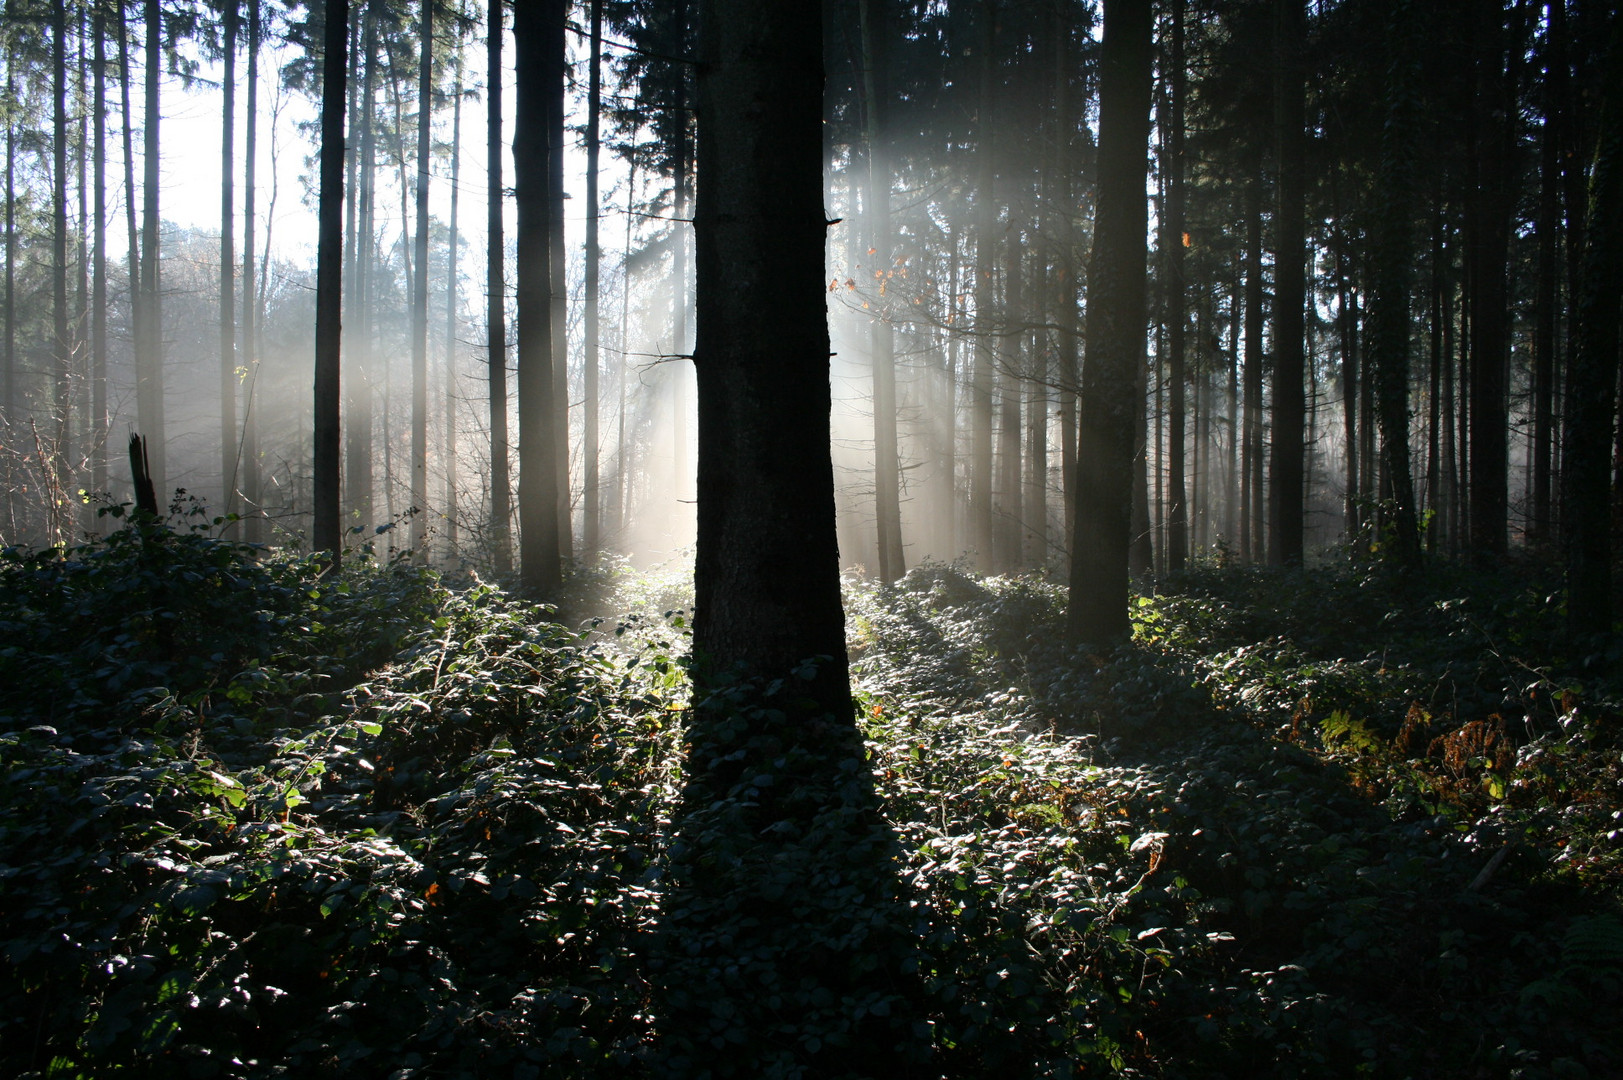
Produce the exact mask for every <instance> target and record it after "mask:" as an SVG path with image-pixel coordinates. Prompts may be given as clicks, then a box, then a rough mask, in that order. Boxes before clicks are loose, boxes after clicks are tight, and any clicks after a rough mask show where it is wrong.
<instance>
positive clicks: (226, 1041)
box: [0, 527, 1623, 1078]
mask: <svg viewBox="0 0 1623 1080" xmlns="http://www.w3.org/2000/svg"><path fill="white" fill-rule="evenodd" d="M314 571H315V565H314V564H313V563H312V562H311V561H309V560H301V559H296V558H292V557H284V556H267V555H263V554H260V555H255V554H253V553H251V552H249V551H247V550H246V549H244V548H242V547H241V546H238V545H233V544H230V543H226V542H223V541H219V540H216V539H212V538H210V536H209V535H208V530H207V529H206V528H205V529H199V530H192V531H190V532H184V531H183V532H178V533H169V532H164V531H161V530H155V529H153V528H151V527H145V528H134V527H132V528H128V529H124V530H122V531H120V532H118V533H115V534H114V535H113V536H112V537H111V538H110V539H108V540H107V541H103V542H99V543H98V544H96V545H93V546H91V547H87V548H82V549H76V550H73V551H69V552H66V553H63V552H42V553H31V552H20V551H7V552H5V553H4V555H3V557H0V951H3V953H4V956H5V963H4V964H3V965H0V1074H3V1075H6V1076H40V1077H59V1076H60V1077H80V1076H83V1077H101V1076H107V1075H110V1074H112V1073H114V1072H123V1073H126V1074H129V1075H148V1074H157V1073H160V1072H161V1073H162V1074H163V1075H165V1076H166V1077H187V1076H197V1077H212V1076H218V1077H237V1076H242V1077H250V1076H254V1077H257V1076H278V1075H310V1076H377V1077H402V1078H404V1077H425V1078H426V1077H452V1076H469V1077H475V1076H477V1077H487V1076H508V1075H512V1076H519V1077H522V1076H533V1077H540V1076H546V1077H567V1076H582V1077H587V1076H592V1077H595V1076H617V1077H618V1076H638V1075H659V1074H660V1073H661V1072H662V1071H663V1069H662V1063H661V1060H660V1056H659V1055H660V1042H659V1040H658V1038H657V1034H656V1030H655V1029H656V1027H657V1009H658V1004H657V997H656V995H655V988H654V985H653V982H652V981H651V976H650V970H651V965H652V966H657V963H655V962H654V961H653V960H651V957H652V955H653V953H654V952H655V951H656V950H657V948H659V947H661V946H660V945H659V938H660V898H661V876H660V874H661V869H662V867H663V865H664V859H665V857H666V840H667V832H668V827H669V822H670V816H671V811H672V809H673V807H674V805H675V799H676V795H677V793H678V791H679V787H680V783H681V727H682V720H683V717H684V715H685V712H686V710H687V708H688V704H689V701H688V689H687V683H686V678H685V675H684V673H683V658H684V654H685V648H686V640H687V626H686V612H685V610H684V609H685V606H686V604H687V603H688V599H687V598H688V597H689V596H690V595H691V593H690V592H689V591H687V590H686V587H685V585H684V583H683V582H681V581H680V580H667V579H662V578H658V577H654V576H649V575H637V574H632V573H630V572H627V571H624V570H617V571H612V572H611V571H602V572H595V573H592V574H582V575H577V577H576V578H575V579H574V582H573V584H572V588H573V590H574V592H573V599H572V600H570V601H569V602H568V603H567V604H566V610H568V611H570V612H572V613H573V614H571V615H570V616H569V618H568V619H567V620H566V622H568V623H569V624H570V625H565V624H564V623H560V622H558V621H555V615H556V613H555V612H549V611H547V610H544V609H537V608H535V607H534V606H533V605H527V604H524V603H521V602H520V601H518V600H516V599H514V598H512V597H510V596H509V595H507V594H506V593H504V592H503V591H502V590H501V589H499V588H496V587H493V586H490V585H486V584H482V583H479V582H477V581H471V580H470V581H466V582H463V583H460V584H458V585H457V586H456V587H454V588H453V587H449V586H448V585H446V584H445V583H443V582H441V581H440V580H439V579H438V578H437V577H436V576H435V575H433V574H431V573H429V572H427V571H424V570H422V569H419V568H416V567H413V566H411V565H410V564H409V563H405V562H400V561H395V562H377V561H372V560H366V559H354V560H350V562H349V563H348V564H347V566H346V569H345V571H344V572H343V574H342V576H341V577H339V578H337V579H335V580H328V579H318V578H317V577H316V575H315V572H314ZM1557 585H1558V581H1557V579H1556V577H1555V576H1554V574H1553V572H1552V570H1551V568H1550V567H1549V566H1547V565H1545V564H1543V563H1541V562H1539V561H1537V560H1535V559H1532V558H1527V559H1525V560H1522V561H1519V562H1517V563H1514V564H1512V565H1508V566H1507V567H1505V568H1504V569H1503V570H1502V571H1501V572H1498V573H1494V574H1484V573H1481V572H1476V571H1469V570H1466V569H1464V568H1462V567H1458V566H1455V565H1452V564H1447V563H1441V564H1437V565H1434V566H1432V567H1430V568H1429V570H1428V571H1427V573H1426V574H1425V575H1424V576H1422V577H1416V578H1412V579H1404V578H1398V577H1393V576H1390V575H1388V574H1387V573H1385V572H1383V571H1381V570H1379V569H1378V568H1375V567H1370V566H1366V565H1360V564H1357V563H1350V562H1342V563H1336V564H1334V565H1324V566H1321V567H1318V568H1315V569H1310V570H1305V571H1303V570H1296V571H1280V570H1262V569H1254V568H1240V567H1217V566H1202V567H1200V568H1198V569H1196V570H1194V571H1192V572H1190V573H1188V574H1186V575H1183V576H1181V577H1179V578H1178V579H1176V580H1175V581H1172V582H1168V583H1163V585H1162V586H1161V588H1160V589H1159V590H1158V591H1156V592H1155V593H1154V594H1152V595H1146V596H1142V597H1140V598H1138V599H1136V600H1135V602H1134V603H1135V608H1134V627H1135V630H1134V640H1133V642H1132V643H1131V644H1130V645H1128V646H1124V647H1122V648H1121V649H1119V650H1117V651H1115V652H1113V653H1110V654H1095V653H1090V652H1087V651H1085V650H1078V649H1074V648H1070V647H1068V646H1066V645H1065V644H1064V643H1063V636H1062V632H1061V631H1062V627H1063V601H1064V595H1063V590H1062V589H1060V588H1058V587H1057V586H1055V585H1053V584H1051V583H1048V582H1046V581H1044V580H1042V579H1040V578H1038V577H1035V576H1026V577H1008V578H990V579H982V578H978V577H976V576H974V575H972V574H969V573H966V572H964V571H963V570H961V569H958V568H954V567H947V566H939V565H936V566H924V567H921V568H917V569H915V570H914V571H912V572H911V573H910V574H908V575H907V577H906V578H905V579H904V580H903V581H901V582H900V583H898V584H897V585H895V586H893V587H887V588H882V589H881V588H875V587H873V586H871V585H868V584H864V583H861V582H855V581H853V582H850V583H848V586H847V595H846V606H847V612H848V626H849V640H850V647H851V652H852V660H853V671H854V678H855V680H856V686H857V690H858V699H859V703H860V706H861V709H862V718H863V723H864V725H865V729H866V735H867V739H868V745H869V752H870V760H871V764H872V767H873V772H874V776H875V779H876V782H877V784H878V787H879V791H880V794H881V797H882V799H883V802H884V806H885V809H886V817H887V819H888V820H889V821H890V823H891V826H892V828H893V829H894V831H895V834H896V837H897V840H898V842H899V847H898V850H899V851H900V853H901V856H902V861H901V866H902V868H901V873H902V877H903V881H902V882H901V886H900V887H901V889H902V890H903V892H904V894H905V895H907V896H908V897H910V898H911V901H912V911H913V912H914V918H915V925H916V930H917V934H916V939H917V940H916V946H917V949H918V968H919V970H920V972H921V974H922V976H923V989H924V994H925V997H926V1002H925V1006H924V1008H925V1010H926V1012H927V1013H928V1016H927V1019H928V1022H929V1025H930V1030H931V1033H932V1034H931V1039H932V1042H933V1044H934V1046H935V1048H936V1055H935V1059H934V1060H935V1065H934V1068H933V1071H934V1072H937V1073H939V1074H941V1075H950V1076H964V1077H971V1076H1000V1077H1002V1076H1022V1075H1042V1076H1071V1075H1105V1074H1112V1073H1114V1074H1119V1075H1127V1076H1145V1077H1168V1078H1172V1077H1235V1078H1239V1077H1241V1076H1244V1077H1247V1078H1252V1077H1259V1076H1261V1077H1279V1078H1288V1077H1318V1076H1374V1077H1393V1078H1400V1077H1529V1078H1532V1077H1584V1076H1590V1077H1606V1076H1616V1075H1619V1073H1620V1072H1623V1025H1620V1022H1619V1020H1618V1018H1619V1016H1623V906H1620V897H1623V720H1620V715H1623V680H1620V679H1618V678H1617V677H1616V673H1617V671H1618V668H1619V664H1618V657H1616V656H1611V655H1604V654H1603V655H1589V656H1585V655H1580V654H1577V653H1574V654H1572V655H1562V654H1559V653H1558V652H1557V651H1556V649H1555V647H1554V646H1552V645H1551V644H1550V643H1552V642H1557V641H1559V640H1560V635H1559V632H1558V631H1559V619H1560V612H1559V609H1558V607H1557V604H1556V601H1555V599H1553V598H1554V597H1557V596H1558V592H1557ZM591 613H599V614H604V615H607V618H606V619H604V620H599V619H587V618H586V616H587V615H588V614H591ZM583 619H584V620H585V621H583V622H582V621H577V620H583ZM571 626H575V627H577V628H571ZM664 947H668V943H667V944H666V946H664ZM718 1053H721V1052H720V1051H718Z"/></svg>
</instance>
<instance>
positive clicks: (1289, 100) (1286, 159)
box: [1268, 0, 1307, 566]
mask: <svg viewBox="0 0 1623 1080" xmlns="http://www.w3.org/2000/svg"><path fill="white" fill-rule="evenodd" d="M1303 2H1304V0H1275V2H1274V65H1275V69H1274V127H1275V134H1276V138H1277V142H1278V147H1279V179H1278V182H1277V184H1276V188H1277V193H1278V197H1279V202H1278V206H1277V214H1276V217H1275V223H1274V235H1275V242H1276V244H1277V248H1276V250H1275V253H1274V339H1273V344H1274V379H1273V414H1274V426H1273V439H1272V449H1273V457H1272V462H1271V466H1270V468H1269V474H1270V478H1271V480H1272V483H1271V484H1270V486H1269V492H1270V494H1271V495H1272V498H1271V499H1270V500H1269V504H1268V505H1269V508H1270V509H1271V511H1272V514H1271V518H1270V521H1269V530H1268V534H1269V536H1268V561H1269V562H1271V563H1274V564H1277V565H1284V566H1297V565H1300V564H1301V562H1302V521H1303V518H1304V502H1303V495H1304V492H1303V487H1304V485H1303V482H1302V463H1303V460H1304V457H1305V455H1306V447H1305V445H1304V443H1303V439H1302V426H1303V415H1304V406H1303V396H1302V382H1303V368H1304V359H1303V355H1302V342H1303V337H1304V333H1305V327H1304V326H1303V322H1304V319H1305V307H1306V275H1307V266H1306V258H1307V252H1306V246H1307V245H1306V241H1305V237H1304V230H1305V228H1306V224H1307V210H1306V196H1305V194H1304V191H1305V188H1304V184H1305V173H1306V171H1307V170H1306V168H1305V166H1304V161H1303V158H1304V147H1305V144H1306V134H1305V131H1304V127H1305V117H1304V108H1305V105H1304V98H1303V94H1304V87H1303V81H1304V80H1303V75H1302V40H1303V37H1304V35H1305V33H1306V28H1305V26H1304V22H1305V20H1304V18H1303V14H1304V13H1303Z"/></svg>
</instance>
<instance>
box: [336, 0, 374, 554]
mask: <svg viewBox="0 0 1623 1080" xmlns="http://www.w3.org/2000/svg"><path fill="white" fill-rule="evenodd" d="M377 21H378V16H377V13H376V12H375V11H374V10H373V7H372V5H371V3H367V4H366V6H365V8H364V9H363V11H362V14H361V20H360V22H361V25H360V26H359V27H357V28H356V34H355V37H354V38H353V40H352V46H353V48H354V50H355V52H354V55H355V60H356V63H357V64H360V65H362V75H361V87H360V91H359V93H357V94H356V95H355V104H354V109H353V115H354V120H355V122H356V123H357V124H359V125H360V133H359V135H358V136H357V141H359V143H360V148H359V155H358V156H357V157H356V159H355V160H354V162H353V163H352V164H353V168H354V170H355V182H354V185H353V187H354V189H355V199H354V202H355V213H354V218H355V226H354V240H353V246H352V251H351V257H352V259H353V264H352V265H353V271H352V276H353V278H354V280H353V281H352V282H351V283H350V286H349V288H350V296H351V299H352V304H351V307H352V308H353V311H352V313H351V315H350V327H349V333H348V339H349V344H350V349H349V382H348V385H349V400H348V410H349V416H348V423H347V424H345V425H344V426H345V432H344V436H345V442H346V450H347V453H346V459H345V474H346V476H347V478H348V496H349V505H350V508H351V510H352V511H353V513H354V514H355V518H356V520H357V521H358V522H359V523H360V525H361V526H362V527H363V528H364V527H370V526H372V525H373V524H374V523H375V520H376V516H377V515H376V513H375V505H374V503H373V488H374V487H375V485H374V483H373V475H372V421H373V414H372V397H373V395H372V321H373V310H372V306H373V305H372V299H373V286H372V282H373V278H374V270H373V267H374V264H375V261H376V260H375V255H374V245H375V243H376V240H375V236H374V223H375V219H376V205H377V184H376V177H377V130H376V122H375V119H374V113H375V112H376V102H375V93H376V85H377V65H378V56H377V49H376V45H377Z"/></svg>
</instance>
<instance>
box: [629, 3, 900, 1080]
mask: <svg viewBox="0 0 1623 1080" xmlns="http://www.w3.org/2000/svg"><path fill="white" fill-rule="evenodd" d="M821 23H822V16H821V12H820V10H819V8H818V6H817V5H815V4H813V5H807V4H761V3H757V2H755V0H706V2H705V3H704V4H703V6H702V13H701V24H702V26H703V38H702V48H703V54H702V60H701V64H700V67H699V69H698V70H699V108H700V115H699V122H698V127H697V131H698V170H697V175H698V182H699V188H698V200H697V204H696V206H695V225H696V231H695V235H696V238H697V245H696V260H695V269H696V299H697V304H696V316H697V319H696V328H697V331H698V335H697V340H696V342H695V350H694V354H695V368H696V370H697V374H698V391H699V511H698V528H699V531H698V557H697V562H696V567H695V597H696V615H695V623H694V638H693V651H694V658H695V660H694V669H693V671H694V682H695V691H696V702H697V707H696V708H695V709H694V713H693V716H692V718H691V721H690V724H689V728H688V732H689V742H690V749H689V754H688V759H687V760H688V762H689V766H688V773H687V777H686V780H687V784H686V788H685V790H684V793H683V797H682V803H681V806H680V808H679V811H678V819H677V837H678V838H677V841H676V843H675V844H674V845H673V848H674V849H676V850H675V852H674V857H673V864H674V865H673V871H672V880H673V885H674V888H673V890H672V895H671V903H670V907H669V910H670V912H671V922H672V923H673V924H674V925H675V927H676V928H677V933H678V934H679V935H681V937H680V939H681V940H686V941H693V942H702V943H705V944H702V945H700V946H699V950H698V951H697V953H689V952H687V951H682V952H676V951H675V950H673V953H675V955H673V956H672V957H671V967H670V968H669V969H667V973H666V974H665V976H664V978H665V979H667V980H669V982H667V984H666V985H667V988H668V990H669V991H670V992H669V993H668V997H667V1001H666V1003H665V1005H664V1007H663V1009H662V1010H661V1016H662V1018H663V1019H664V1021H665V1027H664V1030H663V1031H662V1033H661V1034H662V1038H663V1039H665V1040H666V1042H667V1045H668V1046H669V1047H670V1048H671V1050H672V1051H674V1054H673V1058H674V1059H675V1060H678V1061H680V1060H684V1059H686V1060H690V1061H692V1063H693V1064H692V1065H691V1066H690V1069H689V1071H690V1073H691V1074H693V1075H698V1074H700V1073H701V1072H703V1073H704V1074H706V1075H710V1076H715V1077H730V1076H750V1077H754V1076H769V1075H779V1076H788V1075H799V1076H844V1075H855V1074H858V1073H860V1074H862V1075H870V1076H887V1077H889V1076H895V1077H908V1076H911V1075H917V1074H916V1073H915V1072H914V1071H913V1069H912V1068H911V1067H913V1066H916V1065H918V1063H919V1062H920V1061H921V1060H922V1059H923V1058H924V1056H925V1055H926V1054H927V1052H928V1051H927V1050H926V1049H925V1048H924V1047H922V1046H919V1045H917V1043H918V1040H917V1037H916V1036H915V1035H914V1034H913V1031H914V1029H915V1020H916V1017H915V1015H914V1014H912V1013H910V1012H909V1011H908V1010H907V1009H906V1008H905V1006H906V1004H907V1000H908V999H907V997H906V994H905V992H904V993H902V994H899V993H898V992H897V987H898V986H906V985H907V984H908V983H909V982H910V981H911V977H910V976H909V975H907V974H906V973H905V972H904V971H903V965H905V964H906V963H907V962H908V957H909V955H910V951H911V948H912V946H911V941H910V937H909V935H908V933H907V930H906V928H905V924H904V922H903V920H902V919H900V918H897V916H898V915H900V914H901V913H902V912H905V910H906V908H905V905H902V904H899V903H897V900H898V895H897V885H896V881H895V875H894V870H893V866H894V863H893V862H892V861H891V860H892V858H893V857H894V855H893V846H892V845H893V841H891V839H890V838H889V834H888V830H887V829H886V828H885V826H884V824H883V822H882V820H881V819H880V818H879V816H878V814H877V804H876V801H875V799H874V798H873V794H872V781H871V778H870V776H869V773H868V770H867V767H866V765H865V764H863V763H862V749H861V738H860V735H859V733H858V731H857V729H856V725H855V724H854V723H853V706H852V700H851V696H850V693H851V692H850V684H849V678H848V671H847V665H846V653H845V640H844V619H843V616H842V613H841V610H840V590H839V559H838V553H837V551H836V541H835V524H834V520H835V518H834V515H835V511H834V475H833V464H832V460H831V455H830V423H829V409H830V404H831V398H830V389H829V359H828V346H829V337H828V328H827V319H826V308H825V304H826V293H825V283H824V279H823V276H822V271H823V266H824V260H823V257H822V252H823V247H824V232H825V228H826V223H825V220H824V209H823V202H822V183H821V180H822V167H821V165H822V152H823V132H822V129H823V125H822V107H821V104H822V97H821V87H822V79H823V74H822V72H823V54H822V41H821V38H822V29H821ZM739 911H743V912H747V913H748V915H747V917H745V918H742V919H741V918H739V917H738V912H739ZM684 924H686V925H685V926H684ZM719 942H725V944H720V943H719ZM835 942H838V943H839V944H838V945H835V944H834V943H835ZM745 956H747V957H748V960H747V961H743V962H740V958H742V957H745ZM727 958H731V959H727ZM864 1000H880V1001H883V1002H884V1006H885V1007H884V1008H881V1009H875V1010H870V1011H869V1014H868V1015H867V1016H866V1017H864V1018H860V1019H859V1018H857V1017H855V1016H853V1015H852V1013H851V1009H850V1004H849V1003H850V1002H852V1001H864ZM886 1013H890V1014H891V1015H890V1016H886V1015H884V1014H886ZM876 1014H877V1015H876ZM916 1026H917V1027H918V1028H920V1029H922V1028H923V1025H922V1024H917V1025H916ZM836 1027H838V1028H839V1029H840V1030H841V1031H842V1033H843V1034H844V1036H845V1037H844V1038H839V1039H827V1038H816V1037H815V1036H816V1035H818V1034H821V1033H822V1032H825V1031H832V1030H833V1029H835V1028H836ZM718 1029H726V1030H728V1031H729V1032H730V1033H736V1037H737V1038H738V1040H739V1045H738V1048H737V1049H736V1050H735V1049H732V1048H730V1049H729V1051H728V1053H727V1054H725V1055H719V1056H718V1055H716V1054H715V1053H714V1052H713V1050H712V1047H711V1042H710V1038H709V1035H710V1033H711V1032H713V1031H716V1030H718ZM805 1036H813V1037H805Z"/></svg>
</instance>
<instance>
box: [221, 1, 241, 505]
mask: <svg viewBox="0 0 1623 1080" xmlns="http://www.w3.org/2000/svg"><path fill="white" fill-rule="evenodd" d="M223 23H224V25H223V27H222V31H223V35H222V36H223V39H224V41H223V45H224V51H225V73H224V77H223V78H222V79H221V91H222V93H221V98H222V105H221V113H220V492H221V496H222V501H221V510H222V512H223V513H225V514H226V515H227V516H228V517H229V516H230V515H232V514H236V513H237V512H238V511H239V509H240V507H241V504H240V502H239V501H238V495H237V463H238V461H239V458H238V453H239V450H238V445H237V310H236V299H237V252H236V247H235V244H236V235H235V234H236V228H237V225H236V209H237V206H236V202H237V200H236V166H235V163H234V154H235V151H236V138H237V0H225V11H224V13H223ZM240 534H241V530H240V529H239V528H238V527H237V526H236V524H235V523H232V524H231V525H229V526H228V527H227V532H226V535H228V536H232V537H236V536H238V535H240Z"/></svg>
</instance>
